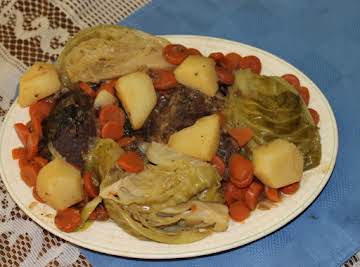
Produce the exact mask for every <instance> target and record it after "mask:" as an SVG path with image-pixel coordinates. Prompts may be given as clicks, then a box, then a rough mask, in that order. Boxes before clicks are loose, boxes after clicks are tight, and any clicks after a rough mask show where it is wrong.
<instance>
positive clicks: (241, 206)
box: [229, 200, 250, 222]
mask: <svg viewBox="0 0 360 267" xmlns="http://www.w3.org/2000/svg"><path fill="white" fill-rule="evenodd" d="M229 213H230V217H231V218H232V219H233V220H234V221H237V222H241V221H243V220H245V219H246V218H248V217H249V216H250V209H249V208H248V207H247V206H246V204H245V203H244V202H243V201H241V200H240V201H236V202H234V203H232V204H230V207H229Z"/></svg>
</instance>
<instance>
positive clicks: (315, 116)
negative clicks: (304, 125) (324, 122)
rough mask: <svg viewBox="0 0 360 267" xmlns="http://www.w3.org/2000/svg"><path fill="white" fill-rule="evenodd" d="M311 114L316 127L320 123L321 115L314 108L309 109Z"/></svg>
mask: <svg viewBox="0 0 360 267" xmlns="http://www.w3.org/2000/svg"><path fill="white" fill-rule="evenodd" d="M309 112H310V115H311V118H312V119H313V121H314V123H315V125H318V124H319V121H320V116H319V113H318V112H317V111H316V110H315V109H313V108H309Z"/></svg>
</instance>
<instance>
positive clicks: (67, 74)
mask: <svg viewBox="0 0 360 267" xmlns="http://www.w3.org/2000/svg"><path fill="white" fill-rule="evenodd" d="M168 43H169V42H168V41H167V40H166V39H163V38H161V37H156V36H153V35H150V34H147V33H145V32H142V31H139V30H135V29H131V28H127V27H124V26H120V25H100V26H96V27H91V28H88V29H85V30H82V31H80V32H79V33H77V34H76V35H75V36H74V38H73V39H71V40H70V41H68V42H67V43H66V46H65V47H64V49H63V51H62V52H61V54H60V56H59V58H58V60H57V66H58V68H59V70H60V73H61V80H62V81H63V82H64V83H65V84H70V83H75V82H78V81H83V82H99V81H101V80H107V79H112V78H117V77H119V76H121V75H124V74H128V73H131V72H134V71H137V70H139V69H143V68H144V67H148V68H154V69H156V68H159V69H164V68H169V67H171V65H170V64H168V63H167V62H166V61H165V59H164V58H163V56H162V48H163V47H164V46H165V45H167V44H168Z"/></svg>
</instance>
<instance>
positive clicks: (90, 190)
mask: <svg viewBox="0 0 360 267" xmlns="http://www.w3.org/2000/svg"><path fill="white" fill-rule="evenodd" d="M83 179H84V189H85V192H86V194H87V195H88V196H89V197H91V198H95V197H97V196H98V195H99V188H98V187H97V186H95V185H94V183H93V180H92V176H91V173H90V172H85V173H84V175H83Z"/></svg>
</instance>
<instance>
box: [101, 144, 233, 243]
mask: <svg viewBox="0 0 360 267" xmlns="http://www.w3.org/2000/svg"><path fill="white" fill-rule="evenodd" d="M157 152H158V153H157ZM147 155H148V158H149V160H150V161H151V162H152V163H154V164H157V165H147V166H146V167H145V170H144V171H142V172H140V173H137V174H130V175H126V176H125V177H122V178H121V179H119V180H117V181H116V182H115V183H113V184H110V185H109V186H108V187H105V188H103V189H102V190H101V192H100V196H101V197H103V198H104V199H105V206H106V208H107V211H108V212H109V215H110V217H111V218H112V219H113V220H115V221H116V222H117V223H118V224H119V225H121V226H122V227H123V228H124V229H125V230H127V231H129V232H130V233H132V234H133V235H135V236H137V237H142V238H148V239H151V240H154V241H158V242H163V243H172V244H179V243H189V242H194V241H196V240H200V239H202V238H204V237H205V236H207V235H209V234H210V233H211V231H224V230H226V228H227V225H228V215H227V208H226V206H224V205H222V204H220V203H215V202H217V201H219V200H218V194H216V192H217V191H218V190H219V188H220V180H221V177H220V176H219V175H218V173H217V171H216V169H215V168H214V167H212V166H211V165H210V164H208V163H205V162H202V161H199V160H195V159H192V158H190V157H188V156H185V155H182V154H180V153H177V152H175V151H174V150H172V149H170V148H168V147H166V146H164V145H161V144H158V143H152V144H151V145H150V146H149V148H148V150H147ZM111 175H113V176H116V169H114V172H112V174H111ZM121 175H122V174H121ZM108 177H110V175H109V176H108ZM107 179H108V178H107ZM204 201H207V202H204ZM208 201H209V202H208Z"/></svg>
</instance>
